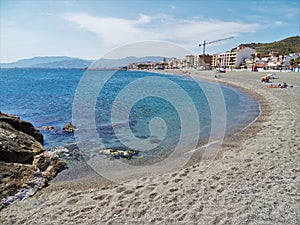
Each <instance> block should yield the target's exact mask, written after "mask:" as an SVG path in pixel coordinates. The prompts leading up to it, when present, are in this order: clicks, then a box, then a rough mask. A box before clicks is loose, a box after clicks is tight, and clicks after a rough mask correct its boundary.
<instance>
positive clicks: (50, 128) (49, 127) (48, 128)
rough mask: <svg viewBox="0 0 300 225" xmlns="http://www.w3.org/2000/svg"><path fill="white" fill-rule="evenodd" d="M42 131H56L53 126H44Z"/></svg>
mask: <svg viewBox="0 0 300 225" xmlns="http://www.w3.org/2000/svg"><path fill="white" fill-rule="evenodd" d="M42 129H43V130H49V131H52V130H54V129H55V127H53V126H42Z"/></svg>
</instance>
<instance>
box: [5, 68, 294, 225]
mask: <svg viewBox="0 0 300 225" xmlns="http://www.w3.org/2000/svg"><path fill="white" fill-rule="evenodd" d="M168 72H172V73H179V74H182V72H179V71H168ZM190 72H191V75H192V76H196V77H197V78H200V79H208V80H214V81H217V82H222V83H226V84H229V85H232V86H235V87H239V88H241V89H242V90H244V91H246V92H247V93H249V94H250V95H251V96H252V97H254V98H255V99H256V100H257V101H258V102H259V103H260V107H261V116H260V117H259V118H258V119H257V120H256V121H255V122H254V123H252V124H251V125H250V126H249V127H248V128H246V129H244V130H243V131H241V132H239V133H237V134H234V135H232V136H231V137H228V138H226V139H225V140H224V141H223V144H222V148H221V151H219V154H218V156H217V158H216V159H215V160H212V161H209V162H207V165H205V164H206V162H205V161H203V160H202V161H197V160H199V158H197V157H195V158H194V160H193V162H191V163H190V164H189V165H187V166H186V167H185V168H182V169H180V170H176V171H173V172H169V173H164V174H161V175H151V174H150V172H149V175H148V176H144V177H139V178H136V179H134V178H133V179H132V181H134V182H135V183H137V184H138V185H135V186H127V185H119V184H116V183H112V182H109V181H107V183H103V181H101V182H100V181H99V180H98V179H96V178H95V179H92V178H87V179H86V181H84V180H81V181H80V182H69V183H59V182H53V183H51V184H50V186H49V187H47V188H45V189H43V190H41V191H40V192H38V193H37V194H36V195H35V196H33V197H31V198H29V199H26V200H24V201H22V202H16V203H14V204H12V205H10V206H8V207H6V208H4V209H3V210H2V211H1V212H0V223H1V224H300V216H299V215H300V161H299V160H300V147H299V143H300V116H299V115H300V103H299V99H300V87H299V86H300V74H299V73H284V72H282V73H278V75H279V79H274V80H272V82H273V84H277V83H280V82H283V81H284V82H286V83H287V84H288V85H294V86H295V87H293V88H285V89H283V88H273V89H271V88H267V87H266V85H265V84H262V83H261V82H260V77H261V76H263V75H264V74H266V73H260V72H259V73H251V72H240V71H239V72H228V73H225V74H221V77H219V78H214V74H213V73H210V72H197V71H190ZM146 183H149V184H146Z"/></svg>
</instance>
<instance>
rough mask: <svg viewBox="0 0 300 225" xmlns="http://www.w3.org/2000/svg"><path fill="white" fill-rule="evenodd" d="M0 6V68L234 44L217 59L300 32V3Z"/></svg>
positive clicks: (200, 0) (13, 2)
mask: <svg viewBox="0 0 300 225" xmlns="http://www.w3.org/2000/svg"><path fill="white" fill-rule="evenodd" d="M0 1H1V5H0V6H1V8H0V10H1V11H0V19H1V20H0V62H1V63H4V62H13V61H17V60H19V59H24V58H31V57H35V56H70V57H79V58H83V59H99V58H101V57H103V56H104V55H105V54H107V53H109V52H110V51H111V50H112V49H116V48H119V47H122V46H124V45H126V44H131V43H134V42H141V41H149V40H151V41H166V42H171V43H175V44H176V45H179V46H182V47H183V48H187V49H188V50H190V51H192V53H194V54H201V53H202V47H199V44H200V43H203V41H204V40H206V41H214V40H219V39H223V38H227V37H231V36H233V37H234V38H231V39H228V40H225V41H220V42H216V43H214V44H209V45H206V53H209V54H213V53H217V52H224V51H228V50H230V49H232V48H234V47H236V46H238V45H239V44H241V43H251V42H261V43H265V42H273V41H278V40H281V39H284V38H287V37H290V36H296V35H299V33H300V1H297V0H288V1H286V0H282V1H280V0H268V1H264V0H260V1H251V0H248V1H238V0H232V1H230V0H228V1H225V0H224V1H222V0H219V1H217V0H211V1H204V0H182V1H176V0H173V1H168V0H145V1H141V0H134V1H126V0H123V1H114V0H110V1H104V0H103V1H102V0H99V1H96V0H86V1H84V0H66V1H63V0H61V1H60V0H52V1H48V0H41V1H40V0H0ZM136 54H137V56H138V50H137V53H136ZM166 56H168V57H170V56H169V55H166ZM177 57H180V56H177Z"/></svg>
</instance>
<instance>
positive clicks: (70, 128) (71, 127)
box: [63, 122, 77, 133]
mask: <svg viewBox="0 0 300 225" xmlns="http://www.w3.org/2000/svg"><path fill="white" fill-rule="evenodd" d="M63 130H64V131H66V132H68V133H73V132H74V131H75V130H77V127H76V126H74V125H73V124H72V123H71V122H69V123H67V124H66V126H64V128H63Z"/></svg>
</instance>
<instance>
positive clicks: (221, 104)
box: [0, 68, 260, 157]
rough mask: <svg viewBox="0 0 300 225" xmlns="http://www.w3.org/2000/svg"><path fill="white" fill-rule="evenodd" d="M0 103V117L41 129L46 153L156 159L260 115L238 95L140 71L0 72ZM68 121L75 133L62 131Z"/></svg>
mask: <svg viewBox="0 0 300 225" xmlns="http://www.w3.org/2000/svg"><path fill="white" fill-rule="evenodd" d="M210 90H211V91H210ZM215 90H217V91H215ZM218 90H219V91H218ZM0 96H1V101H0V111H1V112H5V113H10V114H15V115H18V116H20V117H21V119H22V120H27V121H30V122H31V123H32V124H33V125H34V126H35V127H37V128H38V129H40V131H41V132H42V134H43V136H44V146H45V148H46V149H48V150H51V149H53V148H58V147H62V146H69V145H72V144H73V145H74V144H76V143H79V142H85V143H86V142H91V143H93V144H92V145H91V148H99V149H121V150H125V151H126V150H129V149H135V150H138V152H139V154H137V155H138V157H163V155H164V154H169V151H171V150H172V149H173V148H174V147H175V146H176V145H178V143H179V142H181V141H182V140H185V141H187V142H189V141H193V142H195V139H196V142H197V146H196V147H201V145H204V144H207V143H208V140H209V138H210V137H211V136H212V135H214V132H215V130H216V129H215V127H214V128H213V127H212V126H215V125H214V124H217V125H218V124H225V127H222V126H220V129H225V130H224V134H225V136H226V135H231V134H233V133H235V132H238V131H240V130H242V129H244V128H245V127H247V126H248V125H249V124H250V123H251V122H253V121H254V120H255V119H256V118H257V117H258V115H259V113H260V110H259V104H258V103H257V101H255V100H254V99H253V98H252V97H251V96H249V95H248V94H247V93H245V92H243V91H241V90H239V89H237V88H234V87H231V86H227V85H224V84H218V83H212V82H208V81H203V80H195V79H193V78H192V77H188V76H175V75H172V74H165V73H151V72H142V71H106V70H103V71H102V70H95V71H86V70H80V69H40V68H26V69H24V68H12V69H1V70H0ZM215 99H218V101H215ZM216 115H217V116H216ZM215 120H216V121H215ZM68 122H72V123H73V124H74V125H75V126H76V127H77V129H78V131H75V133H68V132H65V131H63V127H64V126H65V125H66V124H67V123H68ZM43 126H53V127H54V130H50V131H49V130H43V129H42V127H43ZM212 131H213V132H212ZM77 132H78V134H77ZM220 133H222V132H220ZM76 134H77V135H76ZM218 135H219V134H217V136H218ZM189 137H191V139H189ZM95 138H96V139H98V140H97V141H95V140H94V139H95ZM87 146H90V145H87ZM186 146H189V145H186ZM170 149H171V150H170ZM152 150H153V151H152ZM190 150H192V149H190Z"/></svg>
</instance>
